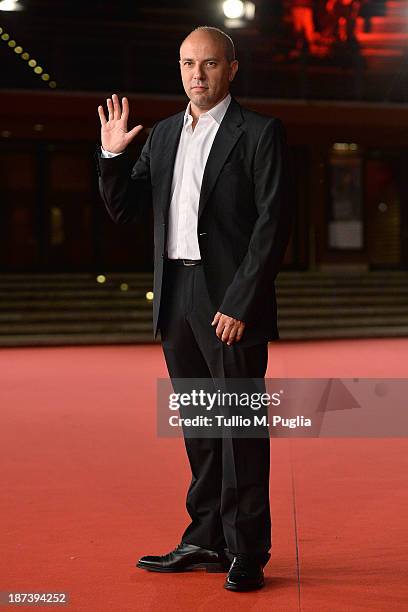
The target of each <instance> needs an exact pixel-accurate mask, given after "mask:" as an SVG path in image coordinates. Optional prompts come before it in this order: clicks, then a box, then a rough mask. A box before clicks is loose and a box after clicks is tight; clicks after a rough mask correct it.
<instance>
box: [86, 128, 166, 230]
mask: <svg viewBox="0 0 408 612" xmlns="http://www.w3.org/2000/svg"><path fill="white" fill-rule="evenodd" d="M155 127H156V126H154V127H153V128H152V129H151V131H150V134H149V137H148V139H147V141H146V143H145V145H144V147H143V149H142V152H141V154H140V157H139V159H138V160H137V162H136V163H135V164H134V166H133V168H132V163H131V161H130V159H129V155H128V153H127V151H124V153H122V154H121V155H117V156H116V157H111V158H103V157H101V151H100V148H98V149H97V151H96V153H95V157H96V163H97V170H98V177H99V178H98V182H99V193H100V195H101V197H102V200H103V201H104V203H105V206H106V209H107V211H108V213H109V215H110V216H111V217H112V219H113V221H115V223H134V222H135V221H137V219H138V216H139V214H140V212H141V210H142V209H144V208H145V207H150V206H151V203H152V187H151V178H150V152H151V141H152V137H153V132H154V130H155Z"/></svg>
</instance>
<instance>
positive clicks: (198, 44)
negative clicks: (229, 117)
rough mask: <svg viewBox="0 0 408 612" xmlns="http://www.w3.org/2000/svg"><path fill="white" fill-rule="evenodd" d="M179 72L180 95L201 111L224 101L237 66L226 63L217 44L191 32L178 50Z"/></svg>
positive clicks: (209, 37) (234, 62) (235, 62)
mask: <svg viewBox="0 0 408 612" xmlns="http://www.w3.org/2000/svg"><path fill="white" fill-rule="evenodd" d="M180 69H181V78H182V81H183V87H184V91H185V92H186V94H187V96H188V97H189V98H190V100H191V101H192V103H193V104H195V106H197V108H199V109H200V110H203V111H205V110H208V109H210V108H212V107H213V106H215V105H216V104H217V103H218V102H220V100H222V99H223V98H225V96H226V94H227V92H228V90H229V84H230V82H231V81H232V80H233V78H234V76H235V73H236V71H237V70H238V62H237V61H236V60H234V61H233V62H231V63H229V62H228V61H227V58H226V57H225V49H224V45H223V44H222V42H221V41H219V40H217V39H216V38H214V37H213V36H211V35H210V34H207V33H206V32H194V33H193V34H190V36H189V37H188V38H186V40H185V41H184V42H183V44H182V45H181V47H180Z"/></svg>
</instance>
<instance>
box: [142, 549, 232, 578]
mask: <svg viewBox="0 0 408 612" xmlns="http://www.w3.org/2000/svg"><path fill="white" fill-rule="evenodd" d="M229 566H230V561H229V560H228V559H227V557H226V556H225V554H224V553H223V552H216V551H214V550H207V549H206V548H200V546H196V545H195V544H186V543H183V542H181V544H179V545H178V546H176V548H175V549H174V550H172V551H171V552H169V553H168V554H167V555H162V556H153V555H146V556H145V557H141V558H140V559H139V561H138V562H137V563H136V567H141V568H142V569H146V570H149V571H151V572H188V571H190V570H194V569H205V570H206V571H207V572H228V568H229Z"/></svg>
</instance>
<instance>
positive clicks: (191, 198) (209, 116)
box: [102, 94, 231, 259]
mask: <svg viewBox="0 0 408 612" xmlns="http://www.w3.org/2000/svg"><path fill="white" fill-rule="evenodd" d="M230 102H231V95H230V94H228V95H227V96H226V97H225V98H224V99H223V100H221V102H219V103H218V104H217V105H216V106H214V107H213V108H211V109H210V110H209V111H207V112H206V113H202V114H201V115H200V116H199V118H198V121H197V123H196V126H195V128H194V130H193V128H192V123H193V117H192V116H191V115H190V102H189V104H188V106H187V109H186V112H185V114H184V121H183V128H182V131H181V136H180V141H179V145H178V149H177V154H176V159H175V163H174V170H173V180H172V185H171V194H170V197H171V200H170V210H169V226H168V234H167V257H168V258H169V259H201V256H200V247H199V245H198V236H197V223H198V204H199V201H200V191H201V183H202V180H203V174H204V169H205V165H206V163H207V159H208V155H209V154H210V150H211V147H212V144H213V142H214V138H215V136H216V134H217V131H218V128H219V127H220V124H221V121H222V120H223V118H224V115H225V113H226V112H227V108H228V106H229V104H230ZM114 155H115V154H114V153H110V152H109V151H104V150H102V157H113V156H114Z"/></svg>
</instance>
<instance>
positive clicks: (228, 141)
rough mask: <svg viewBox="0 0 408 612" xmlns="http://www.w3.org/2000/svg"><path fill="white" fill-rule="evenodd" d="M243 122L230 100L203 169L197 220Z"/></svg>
mask: <svg viewBox="0 0 408 612" xmlns="http://www.w3.org/2000/svg"><path fill="white" fill-rule="evenodd" d="M243 121H244V120H243V116H242V113H241V107H240V105H239V104H238V102H237V101H236V100H235V99H234V98H232V100H231V102H230V105H229V106H228V109H227V112H226V113H225V116H224V118H223V120H222V121H221V125H220V127H219V128H218V132H217V134H216V136H215V138H214V142H213V145H212V147H211V151H210V154H209V156H208V159H207V163H206V166H205V169H204V175H203V181H202V184H201V192H200V202H199V207H198V218H200V216H201V215H202V212H203V210H204V207H205V205H206V203H207V201H208V198H209V197H210V195H211V192H212V190H213V188H214V185H215V182H216V180H217V178H218V175H219V173H220V172H221V168H222V167H223V165H224V163H225V161H226V159H227V157H228V155H229V154H230V152H231V151H232V149H233V147H234V146H235V144H236V142H237V140H238V139H239V137H240V136H241V134H242V133H243V130H242V128H241V127H240V125H241V124H242V123H243Z"/></svg>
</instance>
